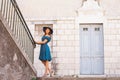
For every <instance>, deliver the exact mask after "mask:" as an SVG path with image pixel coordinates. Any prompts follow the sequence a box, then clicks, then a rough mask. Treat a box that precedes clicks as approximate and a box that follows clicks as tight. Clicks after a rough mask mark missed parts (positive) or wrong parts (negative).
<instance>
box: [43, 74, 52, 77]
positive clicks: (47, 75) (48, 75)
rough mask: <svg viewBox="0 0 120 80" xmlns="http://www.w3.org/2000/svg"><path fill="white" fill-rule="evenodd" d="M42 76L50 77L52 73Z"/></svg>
mask: <svg viewBox="0 0 120 80" xmlns="http://www.w3.org/2000/svg"><path fill="white" fill-rule="evenodd" d="M42 77H50V74H44V75H43V76H42Z"/></svg>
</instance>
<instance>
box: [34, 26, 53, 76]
mask: <svg viewBox="0 0 120 80" xmlns="http://www.w3.org/2000/svg"><path fill="white" fill-rule="evenodd" d="M43 31H44V33H45V34H44V36H43V37H42V41H39V42H36V44H39V45H41V48H40V56H39V59H40V60H41V62H42V63H43V64H44V66H45V73H44V75H43V77H46V76H49V75H50V73H51V69H50V67H49V61H51V60H52V58H51V53H50V48H49V46H48V44H47V43H48V42H50V40H51V35H52V34H53V30H52V29H51V28H50V27H43Z"/></svg>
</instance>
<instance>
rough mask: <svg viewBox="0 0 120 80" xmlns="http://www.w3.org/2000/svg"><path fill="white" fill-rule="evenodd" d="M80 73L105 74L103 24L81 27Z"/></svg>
mask: <svg viewBox="0 0 120 80" xmlns="http://www.w3.org/2000/svg"><path fill="white" fill-rule="evenodd" d="M80 36H81V37H80V45H81V46H80V73H81V74H90V75H93V74H103V73H104V67H103V66H104V56H103V54H104V53H103V34H102V25H101V24H95V25H94V24H89V25H80Z"/></svg>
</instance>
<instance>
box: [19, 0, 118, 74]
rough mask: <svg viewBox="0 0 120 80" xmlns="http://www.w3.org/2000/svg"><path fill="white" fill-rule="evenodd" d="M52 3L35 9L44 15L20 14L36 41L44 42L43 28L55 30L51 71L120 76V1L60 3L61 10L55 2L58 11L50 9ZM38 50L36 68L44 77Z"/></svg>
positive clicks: (25, 10) (95, 0) (73, 0)
mask: <svg viewBox="0 0 120 80" xmlns="http://www.w3.org/2000/svg"><path fill="white" fill-rule="evenodd" d="M46 1H48V0H46ZM52 1H54V0H52ZM52 1H51V3H45V2H41V4H43V3H44V5H42V6H41V7H44V8H40V9H37V8H36V9H37V10H40V11H42V12H41V13H40V11H38V13H35V12H36V11H35V10H31V12H32V11H33V14H32V13H28V12H29V10H28V12H27V9H28V7H25V6H24V9H21V10H22V11H23V14H24V16H25V18H26V21H27V23H28V26H29V28H30V30H31V32H32V34H33V35H34V38H35V40H41V39H40V38H41V36H42V35H43V32H42V27H44V26H49V27H51V28H53V30H54V34H53V36H52V37H53V38H52V41H51V43H50V44H49V45H50V47H51V53H52V57H53V60H52V62H51V64H52V65H51V68H52V69H53V70H54V72H55V75H60V76H64V75H79V76H86V75H87V76H120V61H119V60H120V11H119V9H120V6H118V5H117V4H118V3H119V2H120V1H119V0H115V1H114V2H113V0H70V1H69V3H68V2H67V1H58V3H59V4H60V5H62V6H61V7H60V5H58V6H57V4H58V3H57V2H56V3H54V4H55V5H56V7H57V8H54V7H55V6H54V5H51V4H52ZM18 2H19V0H18ZM31 2H32V1H31ZM60 2H61V3H60ZM67 3H68V5H67ZM33 4H34V3H33ZM48 4H50V9H49V6H47V5H48ZM19 5H20V6H22V5H23V4H22V3H21V4H19ZM36 5H37V3H36ZM65 5H67V6H65ZM29 6H30V4H29ZM51 6H52V7H53V9H52V7H51ZM37 7H38V6H37ZM59 8H60V9H59ZM64 8H65V9H64ZM31 9H33V8H31ZM34 9H35V8H34ZM54 11H56V12H54ZM27 14H28V15H27ZM31 14H32V15H31ZM39 50H40V46H37V47H36V49H35V53H34V66H35V68H36V70H37V72H38V76H41V75H42V74H43V72H44V69H43V68H44V67H43V65H42V64H41V62H40V61H39V60H38V57H39Z"/></svg>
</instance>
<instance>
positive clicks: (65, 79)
mask: <svg viewBox="0 0 120 80" xmlns="http://www.w3.org/2000/svg"><path fill="white" fill-rule="evenodd" d="M37 80H120V77H109V78H107V77H104V78H102V77H101V78H97V77H94V78H91V77H84V78H74V77H48V78H38V79H37Z"/></svg>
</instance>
